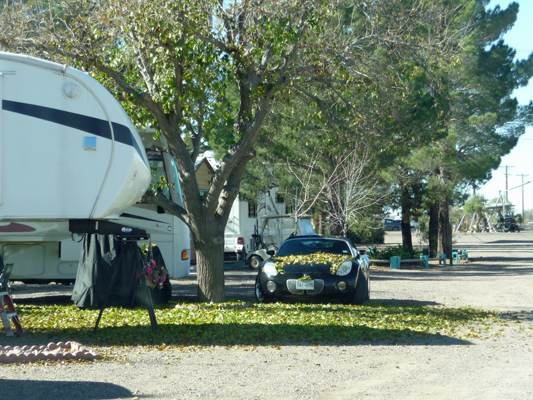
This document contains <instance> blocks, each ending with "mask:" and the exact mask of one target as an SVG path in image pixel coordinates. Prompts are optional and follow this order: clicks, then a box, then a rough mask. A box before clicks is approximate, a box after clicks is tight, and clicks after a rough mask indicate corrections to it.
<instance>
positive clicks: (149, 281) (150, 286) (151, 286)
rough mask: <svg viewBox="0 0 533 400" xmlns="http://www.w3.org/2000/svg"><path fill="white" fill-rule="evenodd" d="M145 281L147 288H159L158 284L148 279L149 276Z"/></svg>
mask: <svg viewBox="0 0 533 400" xmlns="http://www.w3.org/2000/svg"><path fill="white" fill-rule="evenodd" d="M144 281H145V282H146V286H147V287H148V288H150V289H153V288H155V287H156V286H157V283H155V282H153V281H151V280H150V279H148V277H147V276H145V277H144Z"/></svg>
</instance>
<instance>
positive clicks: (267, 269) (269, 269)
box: [263, 261, 278, 276]
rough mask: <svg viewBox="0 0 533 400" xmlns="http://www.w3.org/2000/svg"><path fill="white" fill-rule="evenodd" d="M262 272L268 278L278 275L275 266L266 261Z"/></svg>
mask: <svg viewBox="0 0 533 400" xmlns="http://www.w3.org/2000/svg"><path fill="white" fill-rule="evenodd" d="M263 272H264V273H265V274H267V275H270V276H276V275H277V274H278V269H277V268H276V264H274V263H273V262H272V261H267V262H266V263H265V265H264V266H263Z"/></svg>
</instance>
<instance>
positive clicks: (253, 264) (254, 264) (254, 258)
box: [248, 256, 263, 270]
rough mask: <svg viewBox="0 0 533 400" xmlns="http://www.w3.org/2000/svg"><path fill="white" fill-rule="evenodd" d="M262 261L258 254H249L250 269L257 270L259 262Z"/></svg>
mask: <svg viewBox="0 0 533 400" xmlns="http://www.w3.org/2000/svg"><path fill="white" fill-rule="evenodd" d="M262 262H263V259H262V258H261V257H259V256H251V257H250V260H249V261H248V264H250V267H251V268H252V269H255V270H257V269H258V268H259V264H261V263H262Z"/></svg>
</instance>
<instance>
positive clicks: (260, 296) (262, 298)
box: [255, 275, 268, 303]
mask: <svg viewBox="0 0 533 400" xmlns="http://www.w3.org/2000/svg"><path fill="white" fill-rule="evenodd" d="M255 299H256V300H257V302H258V303H267V302H268V301H267V297H266V295H265V292H263V289H261V284H260V283H259V275H257V278H255Z"/></svg>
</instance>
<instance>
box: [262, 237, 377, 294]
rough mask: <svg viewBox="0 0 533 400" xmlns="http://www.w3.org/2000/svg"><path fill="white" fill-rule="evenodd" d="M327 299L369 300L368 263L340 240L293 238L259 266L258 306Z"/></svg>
mask: <svg viewBox="0 0 533 400" xmlns="http://www.w3.org/2000/svg"><path fill="white" fill-rule="evenodd" d="M317 295H327V296H334V297H337V298H339V299H340V300H341V301H342V302H344V303H351V304H363V303H364V302H365V300H368V299H369V296H370V276H369V260H368V257H367V256H366V254H365V253H364V252H363V251H361V252H358V251H357V249H356V248H355V247H354V246H353V245H352V244H351V242H350V241H349V240H347V239H344V238H333V237H322V236H297V237H293V238H289V239H287V240H286V241H284V242H283V244H282V245H281V247H280V249H279V250H278V252H277V253H276V254H275V256H273V257H272V258H270V259H268V260H267V261H265V262H263V263H262V264H261V265H260V267H259V272H258V274H257V278H256V281H255V297H256V298H257V301H258V302H260V303H262V302H265V301H268V300H270V299H273V298H278V297H283V296H293V297H294V296H296V297H297V296H317Z"/></svg>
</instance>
